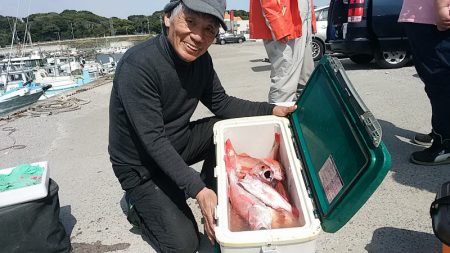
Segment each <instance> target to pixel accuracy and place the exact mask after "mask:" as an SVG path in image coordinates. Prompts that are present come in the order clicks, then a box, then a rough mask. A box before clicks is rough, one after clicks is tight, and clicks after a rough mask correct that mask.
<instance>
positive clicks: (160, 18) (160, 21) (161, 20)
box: [159, 15, 164, 34]
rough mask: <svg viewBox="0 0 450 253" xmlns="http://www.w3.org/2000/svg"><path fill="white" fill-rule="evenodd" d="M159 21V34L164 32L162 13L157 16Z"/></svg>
mask: <svg viewBox="0 0 450 253" xmlns="http://www.w3.org/2000/svg"><path fill="white" fill-rule="evenodd" d="M159 23H160V25H161V34H164V28H163V18H162V15H160V16H159Z"/></svg>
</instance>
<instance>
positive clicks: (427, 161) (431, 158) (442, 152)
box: [410, 136, 450, 166]
mask: <svg viewBox="0 0 450 253" xmlns="http://www.w3.org/2000/svg"><path fill="white" fill-rule="evenodd" d="M410 160H411V162H412V163H415V164H420V165H428V166H432V165H441V164H450V140H445V141H441V138H440V136H435V140H434V141H433V144H432V145H431V147H429V148H426V149H424V150H422V151H417V152H414V153H412V154H411V158H410Z"/></svg>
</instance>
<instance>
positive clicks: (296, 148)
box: [291, 127, 301, 161]
mask: <svg viewBox="0 0 450 253" xmlns="http://www.w3.org/2000/svg"><path fill="white" fill-rule="evenodd" d="M291 132H292V127H291ZM291 139H292V143H293V144H294V150H295V155H296V156H297V159H299V160H300V161H301V159H300V158H301V156H300V149H299V147H298V143H297V138H296V137H295V135H294V134H292V135H291Z"/></svg>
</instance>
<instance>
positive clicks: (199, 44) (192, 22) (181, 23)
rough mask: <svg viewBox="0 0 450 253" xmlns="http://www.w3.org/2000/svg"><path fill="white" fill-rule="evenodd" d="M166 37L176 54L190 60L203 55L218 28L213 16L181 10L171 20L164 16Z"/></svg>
mask: <svg viewBox="0 0 450 253" xmlns="http://www.w3.org/2000/svg"><path fill="white" fill-rule="evenodd" d="M164 24H165V25H166V27H167V28H168V35H167V37H168V39H169V41H170V43H171V44H172V46H173V48H174V49H175V52H176V53H177V54H178V56H179V57H180V58H181V59H182V60H184V61H186V62H192V61H194V60H195V59H197V58H198V57H200V56H201V55H203V54H204V53H205V52H206V51H207V50H208V48H209V46H211V44H212V43H213V42H214V40H215V36H216V34H217V32H218V30H219V28H218V26H217V20H216V18H215V17H213V16H209V15H200V14H197V13H194V12H186V11H182V12H180V14H179V15H178V16H176V17H174V18H173V19H172V20H170V19H169V17H168V15H166V16H165V17H164Z"/></svg>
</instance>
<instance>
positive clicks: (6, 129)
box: [0, 127, 27, 152]
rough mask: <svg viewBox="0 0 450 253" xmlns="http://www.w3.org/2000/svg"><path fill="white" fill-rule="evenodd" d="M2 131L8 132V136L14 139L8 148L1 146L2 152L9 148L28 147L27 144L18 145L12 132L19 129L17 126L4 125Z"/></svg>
mask: <svg viewBox="0 0 450 253" xmlns="http://www.w3.org/2000/svg"><path fill="white" fill-rule="evenodd" d="M2 131H4V132H7V134H6V137H8V138H9V139H10V140H11V141H12V143H13V144H12V145H10V146H8V147H6V148H1V147H0V152H1V151H5V150H8V149H24V148H26V147H27V146H25V145H16V139H15V138H14V137H13V136H12V134H13V133H15V132H16V131H17V129H16V128H14V127H3V128H2Z"/></svg>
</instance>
